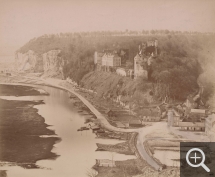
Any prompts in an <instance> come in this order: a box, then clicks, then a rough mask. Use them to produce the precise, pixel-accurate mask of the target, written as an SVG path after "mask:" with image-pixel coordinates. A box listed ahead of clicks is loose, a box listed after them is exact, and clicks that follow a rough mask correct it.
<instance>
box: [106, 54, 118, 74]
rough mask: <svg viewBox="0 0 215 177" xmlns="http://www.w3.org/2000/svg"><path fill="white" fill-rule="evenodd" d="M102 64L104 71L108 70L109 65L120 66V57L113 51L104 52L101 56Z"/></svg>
mask: <svg viewBox="0 0 215 177" xmlns="http://www.w3.org/2000/svg"><path fill="white" fill-rule="evenodd" d="M102 66H105V67H106V69H105V70H106V71H109V68H110V67H113V68H116V67H119V66H121V57H119V56H118V55H117V54H113V53H105V54H104V55H103V56H102Z"/></svg>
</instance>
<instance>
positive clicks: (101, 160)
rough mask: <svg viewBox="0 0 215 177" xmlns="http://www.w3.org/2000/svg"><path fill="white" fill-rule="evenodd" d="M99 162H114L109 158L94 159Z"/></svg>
mask: <svg viewBox="0 0 215 177" xmlns="http://www.w3.org/2000/svg"><path fill="white" fill-rule="evenodd" d="M96 160H97V161H98V162H99V163H103V164H104V163H108V164H110V163H111V164H112V163H113V164H114V163H115V161H113V160H109V159H96Z"/></svg>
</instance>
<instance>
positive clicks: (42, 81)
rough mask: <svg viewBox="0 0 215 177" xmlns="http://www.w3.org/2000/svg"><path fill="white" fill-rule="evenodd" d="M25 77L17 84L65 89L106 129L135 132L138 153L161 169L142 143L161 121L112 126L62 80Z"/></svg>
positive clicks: (157, 168)
mask: <svg viewBox="0 0 215 177" xmlns="http://www.w3.org/2000/svg"><path fill="white" fill-rule="evenodd" d="M25 78H26V79H24V80H21V81H20V82H18V83H17V84H33V85H49V86H52V87H56V88H60V89H63V90H66V91H68V92H70V93H72V94H74V95H76V96H77V97H78V98H79V99H80V100H81V101H82V102H83V103H84V104H85V105H86V106H87V107H88V108H89V109H90V110H91V111H92V112H93V114H94V115H95V116H96V117H97V119H98V120H99V121H100V123H101V125H102V126H104V127H105V128H107V129H108V130H111V131H117V132H137V133H138V135H137V144H136V147H137V150H138V152H139V154H140V155H141V157H142V158H143V159H144V160H145V161H146V162H147V163H148V164H149V165H151V166H152V167H153V168H155V169H156V170H159V169H161V166H160V165H159V164H158V163H157V162H156V161H155V160H154V159H153V158H152V157H151V156H150V155H149V154H148V153H147V152H146V150H145V147H144V145H143V143H144V141H145V140H146V138H145V136H146V135H147V134H149V133H152V132H153V131H154V130H155V129H156V128H160V127H161V126H163V125H164V124H163V123H162V122H158V123H155V124H154V125H153V127H152V126H150V127H142V128H138V129H123V128H117V127H114V126H112V125H111V124H110V123H109V122H108V121H107V119H106V118H105V117H104V116H103V115H102V114H101V113H100V112H99V111H98V110H97V109H96V108H95V107H94V106H93V105H92V104H91V103H90V102H89V101H88V100H87V99H86V98H84V97H83V96H81V95H80V94H78V93H77V92H75V91H74V89H71V88H66V87H62V86H60V83H61V82H62V80H58V79H40V80H38V78H35V77H25ZM33 80H35V81H33ZM1 84H11V85H13V84H16V83H1Z"/></svg>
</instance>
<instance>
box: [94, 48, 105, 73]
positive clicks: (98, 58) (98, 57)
mask: <svg viewBox="0 0 215 177" xmlns="http://www.w3.org/2000/svg"><path fill="white" fill-rule="evenodd" d="M103 55H104V52H97V51H96V52H95V54H94V64H95V66H96V70H98V71H100V70H101V67H102V57H103Z"/></svg>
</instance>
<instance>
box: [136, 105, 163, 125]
mask: <svg viewBox="0 0 215 177" xmlns="http://www.w3.org/2000/svg"><path fill="white" fill-rule="evenodd" d="M140 113H141V115H142V121H143V122H159V121H160V120H161V112H160V110H159V109H158V108H157V107H155V108H143V109H141V112H140Z"/></svg>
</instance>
